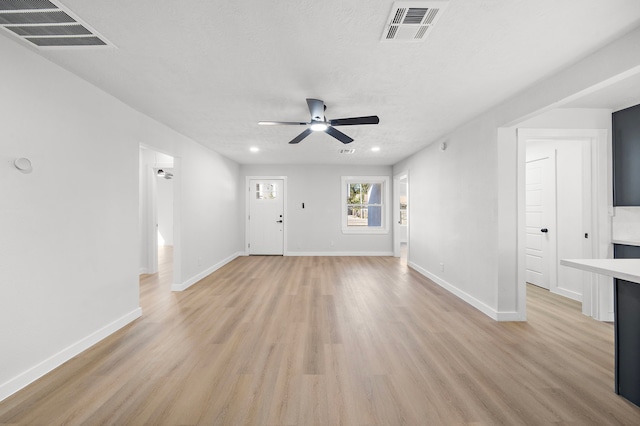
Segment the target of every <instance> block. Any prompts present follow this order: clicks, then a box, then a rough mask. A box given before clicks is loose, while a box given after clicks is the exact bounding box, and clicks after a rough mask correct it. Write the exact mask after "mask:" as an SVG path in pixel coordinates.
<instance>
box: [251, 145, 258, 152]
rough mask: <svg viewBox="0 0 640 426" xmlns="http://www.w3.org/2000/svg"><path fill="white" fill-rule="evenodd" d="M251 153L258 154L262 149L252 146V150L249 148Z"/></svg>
mask: <svg viewBox="0 0 640 426" xmlns="http://www.w3.org/2000/svg"><path fill="white" fill-rule="evenodd" d="M249 151H251V152H258V151H260V148H258V147H257V146H252V147H251V148H249Z"/></svg>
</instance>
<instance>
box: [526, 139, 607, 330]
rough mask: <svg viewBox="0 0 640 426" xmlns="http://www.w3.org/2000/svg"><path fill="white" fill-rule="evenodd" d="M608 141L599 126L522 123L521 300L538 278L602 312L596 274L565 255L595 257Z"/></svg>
mask: <svg viewBox="0 0 640 426" xmlns="http://www.w3.org/2000/svg"><path fill="white" fill-rule="evenodd" d="M605 143H606V135H603V134H602V131H597V130H562V129H557V130H547V129H518V150H523V151H524V153H525V155H524V156H522V157H521V158H524V161H523V164H519V166H518V167H519V168H520V169H521V170H523V177H524V182H522V183H521V184H519V185H518V191H519V192H520V193H521V194H522V195H521V196H519V197H518V198H519V199H520V200H522V201H521V203H519V207H518V210H519V211H520V213H519V214H518V217H519V218H520V219H519V221H520V223H521V225H520V227H519V230H518V234H519V235H518V240H519V243H518V250H519V252H520V255H519V256H518V258H519V259H520V260H519V266H518V269H519V273H518V274H519V277H521V278H520V279H519V284H518V286H519V290H518V298H519V306H522V305H521V303H524V301H525V300H526V288H527V284H533V285H536V286H539V287H542V288H545V289H548V290H549V291H550V292H552V293H556V294H559V295H562V296H565V297H568V298H570V299H573V300H576V301H579V302H581V303H582V311H583V313H584V314H586V315H589V316H593V317H594V318H597V316H596V315H595V313H596V312H595V309H594V303H595V304H597V303H598V301H597V300H594V294H595V293H598V291H597V287H598V282H597V280H596V279H594V277H593V274H590V273H587V272H584V271H580V270H577V269H573V268H568V267H565V266H563V265H560V260H561V259H588V258H594V257H596V256H595V254H596V253H597V248H598V244H599V234H600V232H599V223H598V220H597V218H598V210H599V208H600V207H601V203H602V202H605V201H604V200H600V198H601V196H600V194H599V191H600V189H599V188H600V186H602V182H600V180H599V179H600V174H599V173H598V171H597V169H598V166H599V161H601V158H600V153H599V150H600V149H601V148H602V146H604V145H605ZM520 161H522V160H520ZM602 178H604V177H602ZM605 179H606V178H605ZM605 184H606V183H605Z"/></svg>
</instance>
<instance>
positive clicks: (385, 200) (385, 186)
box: [340, 176, 391, 234]
mask: <svg viewBox="0 0 640 426" xmlns="http://www.w3.org/2000/svg"><path fill="white" fill-rule="evenodd" d="M362 182H376V183H377V182H380V183H382V226H380V227H379V228H369V227H366V226H363V227H360V228H354V227H348V226H347V214H346V212H347V198H348V194H347V185H348V184H349V183H362ZM341 183H342V189H341V191H340V196H341V200H342V201H341V202H340V214H341V217H342V233H343V234H388V233H389V212H390V210H389V206H390V204H391V203H390V201H389V197H390V195H391V191H390V187H389V176H342V179H341Z"/></svg>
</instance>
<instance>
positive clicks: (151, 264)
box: [138, 143, 181, 286]
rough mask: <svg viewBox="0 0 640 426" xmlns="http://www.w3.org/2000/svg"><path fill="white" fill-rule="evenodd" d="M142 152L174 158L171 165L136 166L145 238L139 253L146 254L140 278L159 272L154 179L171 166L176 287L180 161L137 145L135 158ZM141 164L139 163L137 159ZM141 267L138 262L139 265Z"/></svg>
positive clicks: (152, 148) (156, 192) (156, 201)
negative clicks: (161, 169) (137, 168)
mask: <svg viewBox="0 0 640 426" xmlns="http://www.w3.org/2000/svg"><path fill="white" fill-rule="evenodd" d="M141 150H148V151H152V152H157V153H160V154H165V155H168V156H170V157H172V158H173V163H171V164H169V163H158V162H153V163H148V164H139V167H140V168H141V170H140V174H139V176H140V179H141V182H138V184H139V191H138V193H139V194H138V197H139V200H138V203H139V205H140V207H141V208H142V210H141V211H140V212H139V215H140V217H139V219H140V224H139V226H140V227H142V228H143V230H144V234H143V238H142V240H141V241H140V245H141V246H142V250H144V251H145V252H146V258H147V262H146V263H145V264H144V265H142V264H141V265H140V270H139V274H155V273H157V272H158V233H157V231H158V228H157V223H158V198H157V197H158V186H157V179H158V177H157V176H156V169H158V168H162V167H168V166H171V167H172V168H173V172H174V175H173V180H174V191H173V277H172V280H171V282H172V284H173V285H174V286H175V285H176V282H177V279H178V277H179V276H180V259H181V258H180V256H181V243H180V194H181V193H180V187H181V186H180V182H181V173H180V171H181V159H180V157H176V156H175V155H173V154H171V153H169V152H165V151H162V150H160V149H158V148H156V147H154V146H152V145H147V144H143V143H140V144H139V148H138V155H140V152H141ZM139 160H140V159H139ZM139 263H140V262H139Z"/></svg>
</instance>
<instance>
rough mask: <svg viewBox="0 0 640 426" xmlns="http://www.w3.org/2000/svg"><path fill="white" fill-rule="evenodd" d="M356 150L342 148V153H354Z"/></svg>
mask: <svg viewBox="0 0 640 426" xmlns="http://www.w3.org/2000/svg"><path fill="white" fill-rule="evenodd" d="M354 152H356V150H355V149H341V150H340V154H353V153H354Z"/></svg>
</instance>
